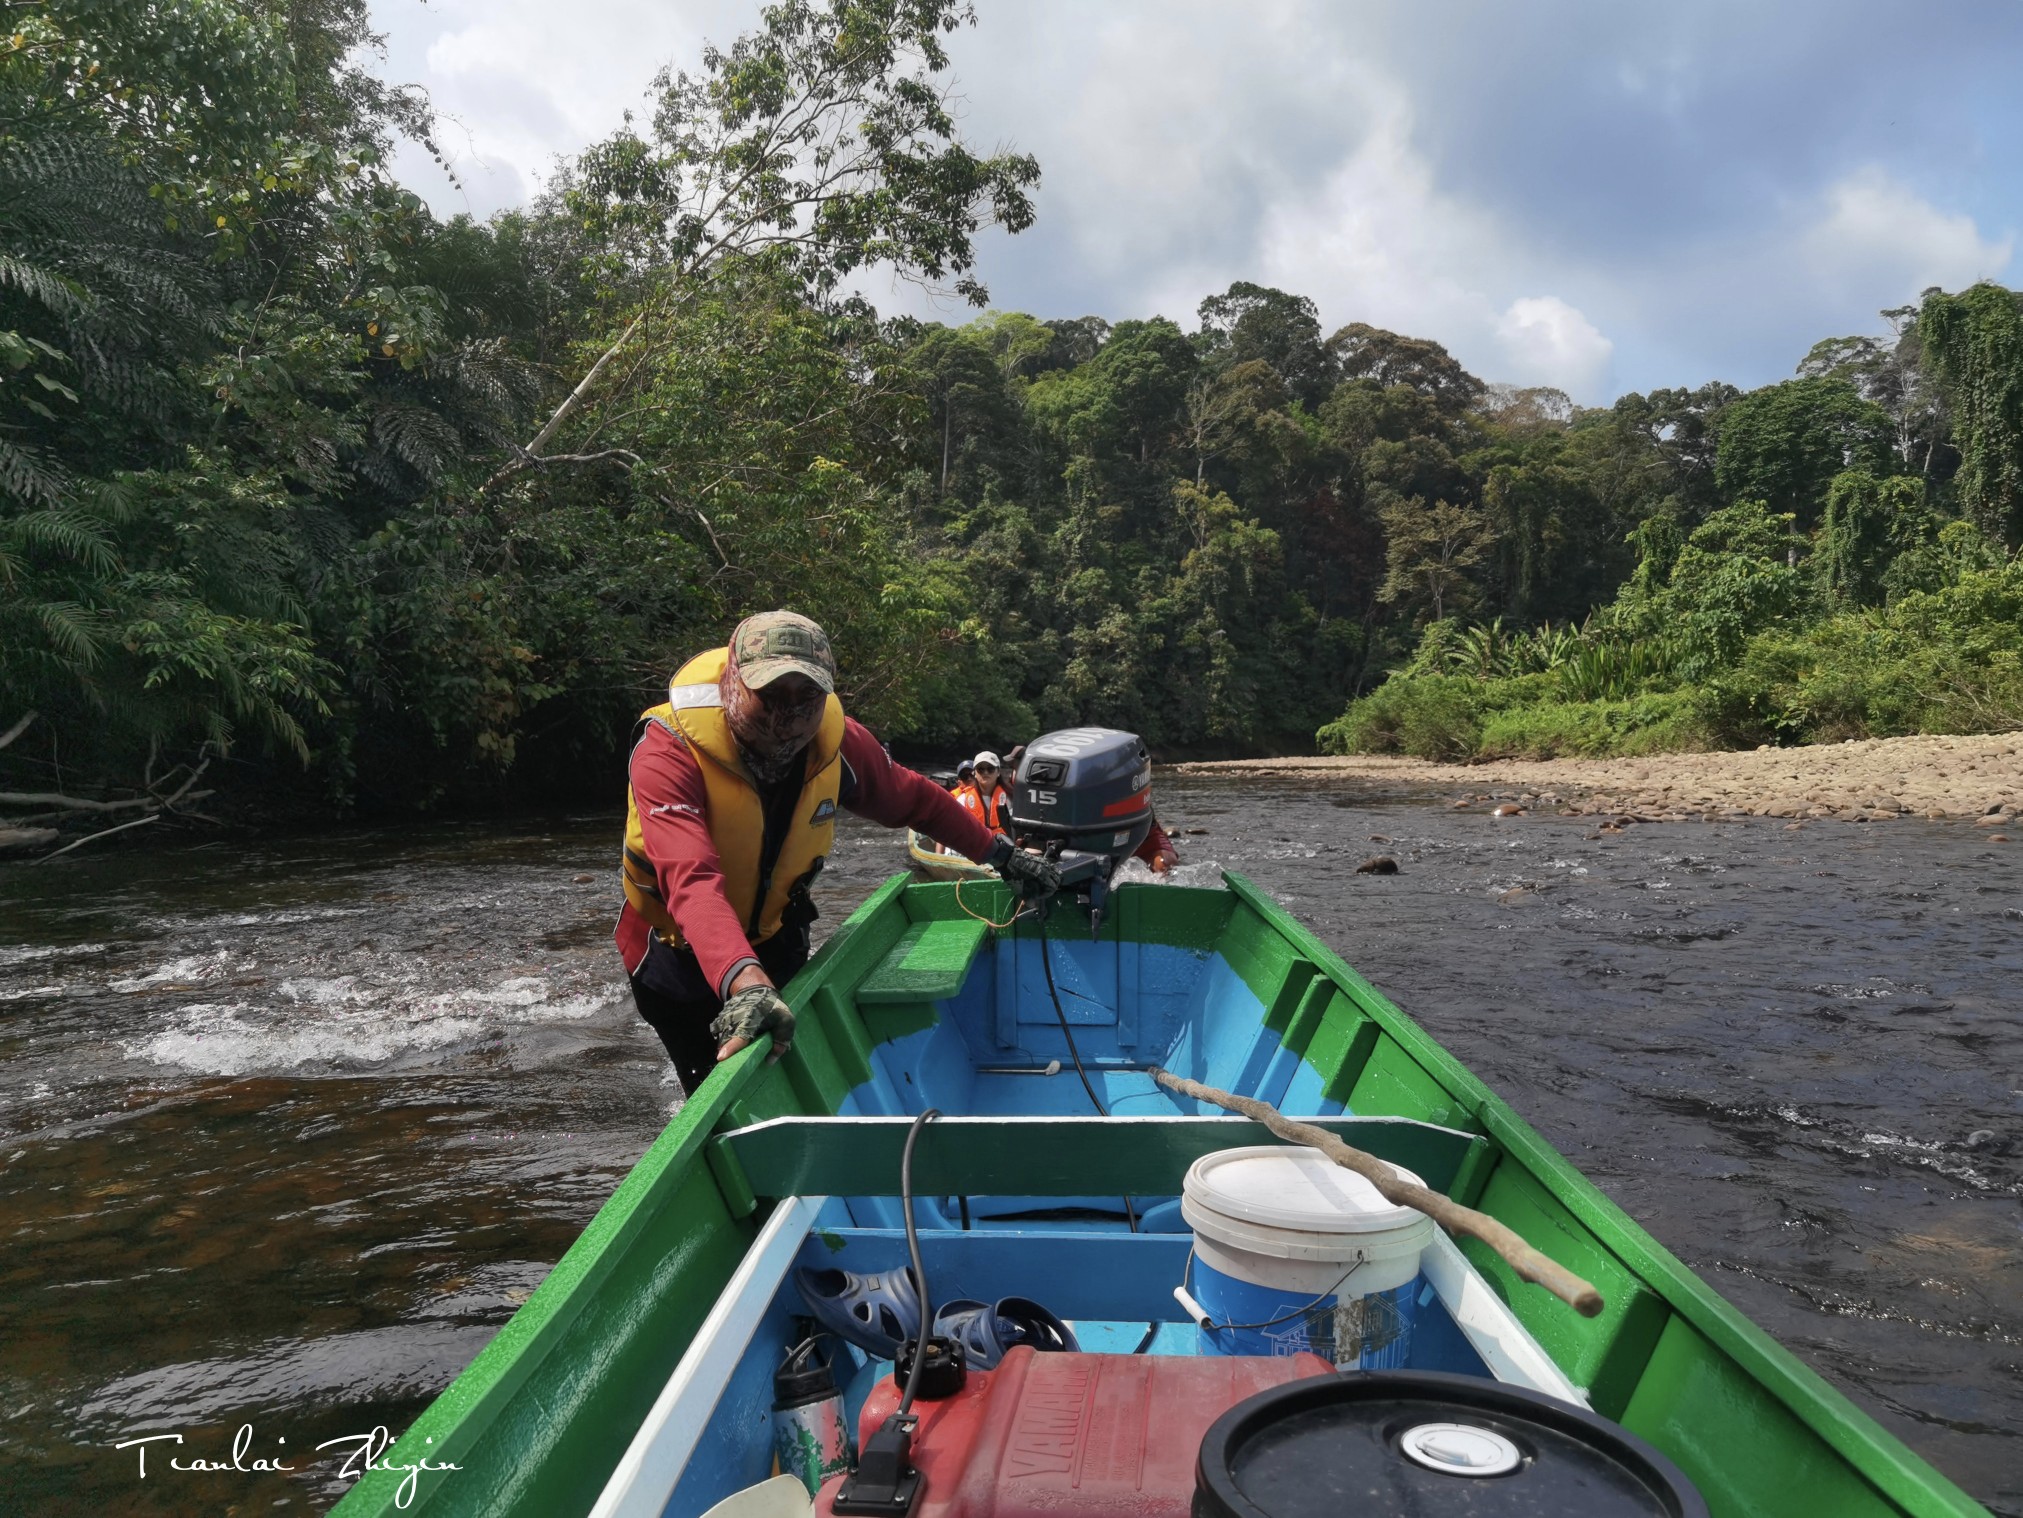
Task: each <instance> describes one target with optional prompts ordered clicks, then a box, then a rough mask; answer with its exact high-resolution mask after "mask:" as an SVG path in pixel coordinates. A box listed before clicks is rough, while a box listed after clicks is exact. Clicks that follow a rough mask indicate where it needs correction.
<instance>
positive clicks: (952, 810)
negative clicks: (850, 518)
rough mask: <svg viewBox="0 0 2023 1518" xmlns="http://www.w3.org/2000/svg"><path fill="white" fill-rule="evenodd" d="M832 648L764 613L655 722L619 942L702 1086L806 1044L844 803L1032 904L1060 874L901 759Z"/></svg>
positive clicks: (628, 856) (685, 684) (641, 745)
mask: <svg viewBox="0 0 2023 1518" xmlns="http://www.w3.org/2000/svg"><path fill="white" fill-rule="evenodd" d="M835 688H836V661H835V657H834V655H833V654H832V653H831V651H830V648H829V640H828V637H827V636H826V635H825V634H824V633H823V631H822V629H821V628H819V627H817V626H816V625H815V624H814V623H813V622H811V621H809V620H808V619H807V618H806V617H803V616H799V615H796V614H795V613H793V612H789V611H773V612H763V613H760V614H759V615H757V616H752V617H747V618H745V620H744V621H742V622H740V623H739V624H738V626H737V629H736V631H734V632H733V633H732V634H731V639H730V643H729V645H728V646H727V647H724V648H718V649H712V650H710V651H709V652H707V653H704V654H699V655H697V656H696V657H695V658H693V659H691V660H689V661H688V663H686V664H685V665H683V666H682V667H681V669H680V670H679V671H677V672H676V674H675V676H674V678H673V680H671V681H670V682H669V684H668V699H667V700H666V701H665V702H663V703H662V704H661V705H659V706H656V707H652V708H650V709H649V710H648V711H646V712H645V713H644V714H643V716H642V718H641V724H642V731H641V735H640V737H639V739H638V741H637V742H636V743H635V744H634V746H633V750H632V760H631V765H630V771H631V787H630V790H629V792H628V795H627V813H626V826H625V852H624V861H623V875H624V886H625V907H624V910H623V911H622V912H621V913H620V914H619V919H618V929H617V934H616V937H617V940H618V949H619V953H620V955H621V956H622V957H623V959H624V961H625V969H626V973H627V975H628V976H629V977H630V978H631V982H632V996H633V1000H634V1002H635V1003H636V1004H637V1005H638V1008H639V1013H640V1016H642V1017H643V1018H645V1019H646V1021H647V1022H648V1023H649V1024H650V1025H651V1026H652V1027H653V1030H654V1031H655V1032H656V1033H658V1034H659V1035H660V1040H661V1042H662V1044H664V1045H665V1046H666V1048H667V1052H668V1056H669V1058H671V1059H672V1060H673V1061H674V1067H675V1070H676V1072H677V1074H679V1076H680V1077H681V1084H682V1089H683V1090H684V1091H688V1092H691V1093H692V1092H693V1091H694V1090H695V1089H696V1087H697V1086H699V1085H700V1084H701V1083H702V1081H703V1080H704V1078H706V1077H707V1076H708V1074H709V1072H710V1069H711V1067H712V1066H713V1065H714V1064H715V1063H716V1061H718V1060H720V1059H726V1058H728V1057H729V1056H730V1055H732V1054H735V1053H736V1052H737V1051H738V1050H740V1049H742V1048H744V1047H745V1046H746V1045H747V1044H749V1043H751V1042H752V1041H753V1040H755V1039H756V1038H758V1037H759V1035H760V1034H769V1035H771V1037H772V1039H773V1058H775V1059H777V1058H779V1057H780V1055H782V1054H784V1053H785V1052H786V1051H787V1048H788V1046H789V1045H790V1043H791V1042H792V1039H793V1031H794V1015H793V1013H792V1012H791V1011H789V1010H788V1007H787V1004H786V1002H784V1001H783V1000H781V998H780V996H779V992H778V989H777V988H778V987H779V986H781V985H783V984H785V983H786V982H787V981H788V980H789V979H791V978H792V976H793V974H794V972H795V971H797V970H799V969H800V967H801V966H802V964H803V963H805V962H806V960H807V957H808V929H809V925H810V924H811V923H812V922H813V921H814V918H815V906H814V903H813V901H812V900H810V899H809V895H808V888H809V886H810V885H811V884H812V883H813V881H814V879H815V876H816V875H817V874H818V873H819V872H820V870H821V868H822V863H823V861H824V859H826V857H827V856H828V853H829V849H830V847H831V844H832V842H833V840H834V836H835V828H836V812H837V809H838V808H839V807H840V808H842V809H845V810H847V811H851V812H854V813H856V814H857V815H858V816H860V817H868V818H870V819H871V820H872V821H874V822H880V823H883V824H884V825H885V826H887V827H894V828H897V827H912V828H914V829H916V830H917V831H919V832H921V833H924V834H926V835H927V836H928V837H930V838H933V839H934V840H936V841H937V842H939V843H942V844H945V845H947V846H948V847H951V848H953V849H955V850H956V851H957V852H959V853H961V854H963V855H965V856H967V857H968V858H970V859H973V860H976V861H978V862H979V863H987V864H990V865H992V866H993V867H994V868H996V869H997V871H998V873H999V874H1000V875H1001V876H1003V877H1004V879H1005V881H1006V883H1007V884H1009V885H1011V886H1012V888H1013V889H1014V890H1016V891H1018V892H1019V894H1020V895H1021V896H1042V895H1046V894H1048V893H1050V892H1051V891H1053V890H1054V889H1056V888H1058V886H1059V884H1060V870H1059V868H1058V867H1057V866H1055V865H1053V864H1050V863H1048V862H1047V861H1046V860H1043V859H1041V858H1040V857H1039V856H1038V855H1036V854H1029V853H1025V852H1023V851H1021V850H1017V849H1014V848H1013V847H1012V846H1011V844H1010V842H1009V840H1006V839H1003V838H993V837H992V835H991V833H990V830H989V829H987V828H985V827H984V826H983V824H982V823H981V822H980V821H978V820H977V819H976V818H975V817H973V816H972V815H970V814H969V813H968V812H966V811H964V810H963V808H962V807H961V806H960V805H958V804H957V803H956V801H955V799H954V798H953V797H951V796H950V795H949V794H948V793H947V792H946V791H944V790H942V789H941V787H940V786H938V785H936V784H935V783H934V782H933V781H931V780H929V779H928V778H927V777H926V776H924V775H918V774H915V773H914V772H913V771H912V770H909V769H906V768H904V767H903V766H901V765H898V764H894V763H893V762H892V760H891V759H890V758H888V757H887V756H886V753H885V750H884V748H883V747H882V746H881V745H880V744H879V742H878V740H877V739H876V738H874V737H873V736H872V735H871V733H870V731H869V730H868V729H866V728H865V727H864V726H863V724H861V723H859V722H857V721H856V720H855V719H853V718H850V717H846V716H845V715H844V713H843V707H842V703H841V702H839V701H838V700H837V699H836V696H835V694H834V692H835Z"/></svg>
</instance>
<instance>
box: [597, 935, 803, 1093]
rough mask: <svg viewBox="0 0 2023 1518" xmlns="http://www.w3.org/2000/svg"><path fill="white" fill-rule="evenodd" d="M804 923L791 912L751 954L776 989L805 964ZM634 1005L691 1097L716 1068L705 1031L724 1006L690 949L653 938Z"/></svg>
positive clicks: (635, 980)
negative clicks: (654, 1034)
mask: <svg viewBox="0 0 2023 1518" xmlns="http://www.w3.org/2000/svg"><path fill="white" fill-rule="evenodd" d="M797 918H798V920H797ZM808 922H809V919H808V918H807V917H801V916H799V914H796V913H793V912H792V911H790V912H789V914H788V918H787V920H786V921H785V922H783V923H781V924H780V931H779V932H777V933H775V934H774V935H773V936H772V937H771V938H768V939H767V940H766V941H765V942H764V943H762V944H759V945H757V946H756V947H755V948H754V949H753V950H752V952H753V953H754V954H756V955H758V958H759V964H760V966H761V967H762V968H763V969H764V970H765V972H766V974H768V975H770V976H771V977H772V978H773V984H774V985H776V986H784V985H785V984H786V983H787V982H788V981H790V980H792V979H793V978H794V975H795V973H796V972H797V971H798V970H799V969H800V968H801V966H802V965H804V964H806V963H807V962H808ZM632 1000H633V1004H634V1005H635V1006H637V1007H638V1008H639V1015H640V1016H641V1017H643V1018H645V1019H646V1022H647V1025H648V1026H649V1027H651V1028H652V1029H653V1031H654V1032H655V1033H658V1034H659V1035H660V1041H661V1043H662V1044H663V1045H665V1046H666V1048H667V1057H668V1058H669V1059H671V1060H673V1061H674V1073H675V1074H676V1075H677V1076H679V1077H680V1078H681V1089H682V1090H683V1092H685V1093H686V1094H687V1095H689V1096H694V1095H695V1092H696V1088H697V1087H698V1086H700V1085H701V1084H702V1083H703V1081H704V1080H706V1079H707V1078H708V1077H709V1073H710V1071H711V1070H713V1069H715V1068H716V1049H717V1041H716V1036H715V1035H714V1034H712V1033H711V1032H710V1031H709V1025H710V1024H711V1023H712V1022H713V1021H715V1019H716V1015H717V1013H719V1012H721V1011H723V1002H722V1000H721V999H719V998H718V996H717V994H716V988H715V987H714V986H712V985H711V984H710V983H709V981H708V979H707V978H706V977H705V976H704V975H703V973H702V966H701V965H699V964H697V963H696V958H695V955H694V954H693V953H692V952H691V951H690V950H688V949H671V948H669V947H668V946H667V945H666V944H664V943H662V942H661V941H660V936H659V935H658V934H655V935H654V938H653V941H652V944H651V946H650V947H649V948H648V949H647V951H646V958H645V960H644V961H642V962H641V964H640V966H639V973H638V974H636V975H634V976H633V977H632Z"/></svg>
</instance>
